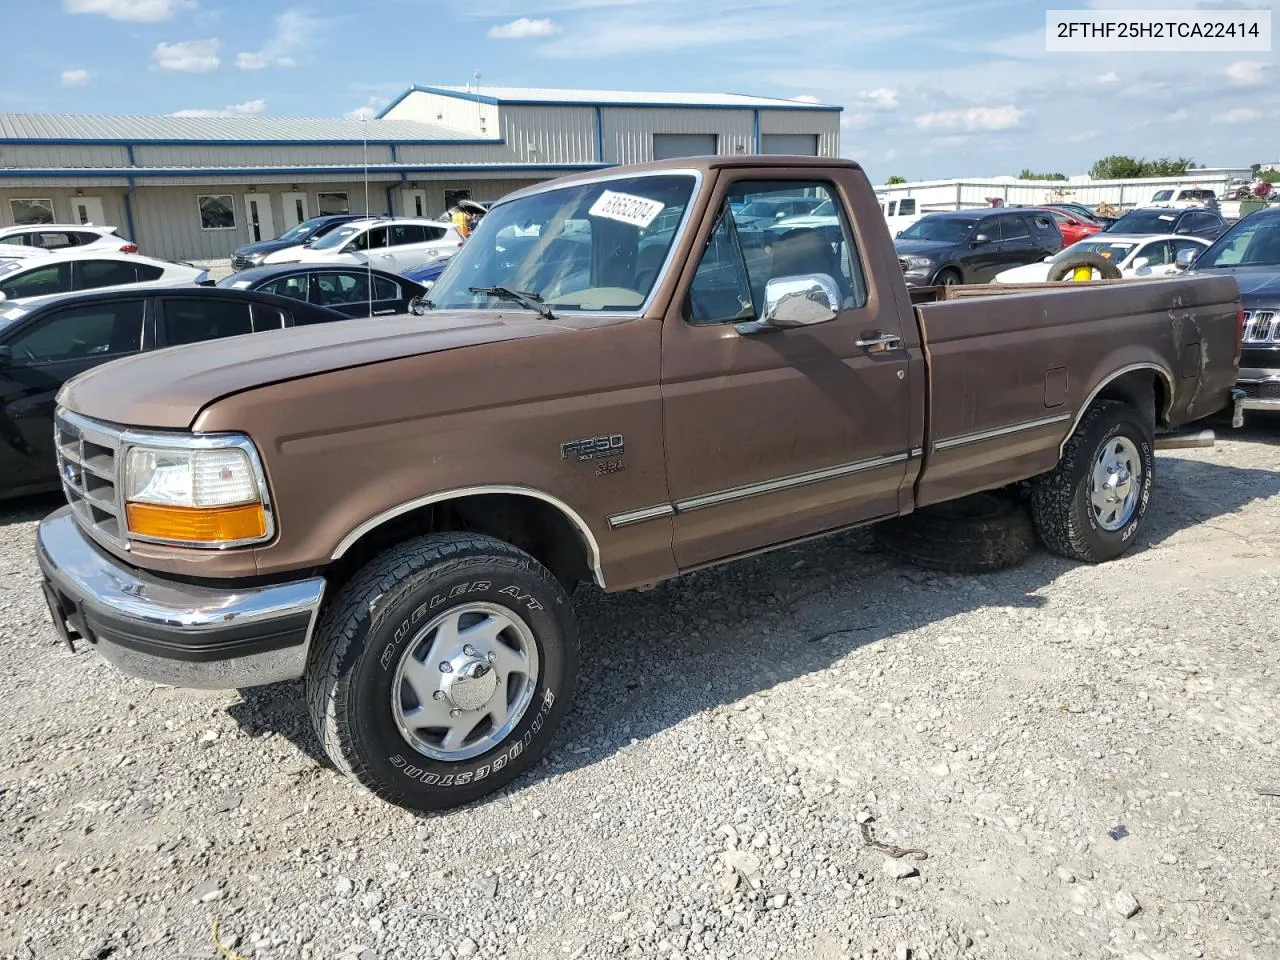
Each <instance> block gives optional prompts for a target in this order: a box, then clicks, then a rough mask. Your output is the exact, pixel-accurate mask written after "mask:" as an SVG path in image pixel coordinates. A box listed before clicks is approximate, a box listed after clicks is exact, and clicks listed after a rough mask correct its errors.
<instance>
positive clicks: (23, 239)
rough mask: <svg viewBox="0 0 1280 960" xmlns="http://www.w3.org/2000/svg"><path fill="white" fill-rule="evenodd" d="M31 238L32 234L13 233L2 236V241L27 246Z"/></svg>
mask: <svg viewBox="0 0 1280 960" xmlns="http://www.w3.org/2000/svg"><path fill="white" fill-rule="evenodd" d="M30 238H31V235H30V234H26V233H11V234H9V236H7V237H0V243H11V244H13V245H14V246H15V247H25V246H27V241H28V240H30Z"/></svg>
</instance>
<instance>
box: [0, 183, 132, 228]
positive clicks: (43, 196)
mask: <svg viewBox="0 0 1280 960" xmlns="http://www.w3.org/2000/svg"><path fill="white" fill-rule="evenodd" d="M0 186H3V187H4V189H0V227H11V226H13V208H12V207H11V206H10V205H9V201H10V200H52V201H53V214H54V217H55V219H56V220H57V221H58V222H59V223H74V222H76V221H74V220H73V219H72V216H71V201H72V199H73V198H74V197H75V193H76V192H75V190H72V189H68V188H66V187H49V186H34V187H18V188H16V189H12V188H11V185H10V184H8V183H3V184H0ZM124 193H125V192H124V191H123V190H121V189H119V188H118V187H107V188H103V187H102V186H101V185H100V184H98V185H96V187H90V188H87V189H84V190H82V195H83V196H85V197H97V198H98V199H99V200H101V201H102V212H103V214H104V222H103V223H101V224H98V226H109V227H117V228H119V230H118V232H119V233H120V235H121V236H122V237H123V236H128V233H129V230H128V225H127V221H126V217H125V212H124ZM131 239H132V238H131Z"/></svg>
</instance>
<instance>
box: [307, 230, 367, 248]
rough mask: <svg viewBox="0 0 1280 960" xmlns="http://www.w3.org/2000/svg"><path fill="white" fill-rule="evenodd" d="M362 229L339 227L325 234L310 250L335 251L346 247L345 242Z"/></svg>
mask: <svg viewBox="0 0 1280 960" xmlns="http://www.w3.org/2000/svg"><path fill="white" fill-rule="evenodd" d="M362 229H364V228H363V227H339V228H338V229H337V230H334V231H333V232H332V233H326V234H325V235H324V236H323V237H321V238H320V239H319V240H317V241H316V242H315V243H313V244H312V245H311V249H312V250H336V249H337V248H338V247H344V246H346V245H347V241H348V240H350V239H351V238H352V237H354V236H355V235H356V234H357V233H359V232H360V231H361V230H362Z"/></svg>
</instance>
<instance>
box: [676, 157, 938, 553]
mask: <svg viewBox="0 0 1280 960" xmlns="http://www.w3.org/2000/svg"><path fill="white" fill-rule="evenodd" d="M815 172H816V171H815ZM745 174H746V172H745V171H744V173H743V175H740V176H739V177H733V175H732V174H731V173H722V174H721V177H722V178H724V179H722V181H721V184H720V185H719V187H718V188H717V193H716V196H715V197H713V200H712V205H711V207H710V208H709V209H710V210H713V211H714V210H719V211H720V213H719V215H718V216H717V217H715V224H714V226H712V225H708V226H704V228H703V234H704V236H703V238H702V239H701V241H700V245H699V246H698V248H697V249H698V250H700V251H701V252H700V253H699V254H698V255H696V256H693V257H691V258H690V264H689V266H687V267H686V268H685V274H684V277H683V278H682V284H681V287H680V288H679V291H678V293H677V296H676V298H675V299H674V300H673V303H672V306H671V307H670V309H669V312H668V314H667V316H666V318H665V320H664V322H663V332H662V403H663V421H664V427H663V429H664V435H665V438H666V453H667V482H668V489H669V494H670V497H671V501H672V508H673V510H674V512H675V519H674V540H673V547H674V551H675V555H676V559H677V563H678V565H679V566H680V567H681V568H682V569H689V568H691V567H697V566H699V565H701V564H706V563H710V562H713V561H716V560H720V559H725V558H728V557H731V556H734V555H736V554H741V553H746V552H749V551H752V550H755V549H759V548H761V547H766V546H770V545H773V544H777V543H783V542H786V541H789V540H795V539H798V538H801V537H805V536H808V535H811V534H814V533H819V532H822V531H825V530H830V529H834V528H838V527H841V526H845V525H849V524H854V523H859V522H862V521H865V520H869V519H873V518H875V517H881V516H889V515H894V514H896V513H897V512H898V501H899V491H900V489H901V488H902V486H903V485H904V483H906V482H908V480H907V478H908V474H909V467H910V466H911V460H912V454H911V448H912V440H911V437H912V436H913V432H915V431H918V429H919V428H920V421H921V420H922V411H921V410H918V409H917V408H916V406H915V405H913V403H912V399H911V398H912V394H911V387H912V385H913V384H914V385H915V388H916V390H918V391H922V390H923V383H922V381H920V380H919V379H918V377H920V376H922V374H923V370H922V367H921V358H920V352H919V349H918V346H916V342H917V341H916V337H915V333H914V326H913V327H912V329H911V331H910V332H909V333H907V332H904V330H903V327H902V320H901V318H900V317H899V315H898V307H897V302H896V299H895V298H894V296H893V294H892V293H890V292H886V293H881V292H879V291H877V290H876V289H874V287H869V285H868V282H867V277H868V276H873V275H874V274H873V273H872V272H871V271H869V270H867V269H866V268H865V267H864V263H863V260H864V256H865V255H864V253H863V252H862V251H863V250H864V249H866V247H867V246H869V245H864V244H858V243H857V242H856V241H855V234H854V231H853V230H852V229H851V225H852V223H854V222H857V223H863V224H868V223H871V222H872V221H873V220H874V221H879V219H880V216H879V212H878V211H877V210H876V208H875V206H874V205H872V203H871V202H867V203H865V204H864V207H865V209H863V210H859V218H858V220H857V221H851V220H850V218H849V217H848V215H847V211H846V210H845V209H844V208H843V202H842V200H841V190H840V188H839V186H838V185H837V181H836V179H826V175H827V171H822V174H823V177H822V178H815V177H814V174H813V173H809V174H808V175H807V176H806V175H804V174H803V172H801V171H798V172H797V174H796V175H795V176H790V175H788V174H787V173H785V172H783V171H781V170H780V171H778V173H777V174H776V175H773V176H770V178H769V179H767V180H762V179H754V180H752V179H746V177H745ZM758 176H759V174H756V177H758ZM837 176H838V178H840V179H843V178H846V177H847V178H849V179H852V178H854V177H860V176H861V174H860V173H857V172H854V171H848V172H841V173H840V174H838V175H837ZM850 186H851V187H854V188H855V189H852V190H850V191H848V192H849V193H851V194H852V195H854V196H860V195H861V193H860V192H859V189H858V188H860V189H861V190H863V191H865V193H866V194H867V195H868V196H869V195H870V190H868V189H866V187H865V185H863V184H851V185H850ZM774 196H812V197H815V198H816V199H818V200H823V199H832V200H834V201H835V204H834V205H835V208H836V211H837V213H838V217H837V224H836V225H835V226H834V227H828V226H826V225H817V226H812V227H809V228H807V229H806V228H803V227H802V228H798V229H795V230H791V231H787V232H785V233H783V234H782V235H781V236H780V237H778V238H777V240H776V241H775V242H774V243H772V244H771V245H770V246H769V249H768V250H765V249H763V248H759V247H754V248H752V247H744V246H743V245H742V244H741V243H740V242H739V239H738V235H737V231H736V227H735V224H734V215H733V213H732V209H733V207H734V206H740V205H742V204H743V203H744V202H749V201H751V200H754V199H767V198H770V197H774ZM875 229H876V230H877V231H878V232H879V231H883V229H884V227H883V225H882V224H881V223H879V222H876V223H875ZM876 239H877V240H879V239H880V238H879V237H877V238H876ZM881 243H882V245H883V241H881ZM894 267H895V268H896V263H895V264H894ZM815 274H820V275H824V276H826V277H829V278H830V279H831V281H832V282H833V283H834V285H835V286H836V287H837V288H838V290H839V296H840V301H841V302H840V303H839V309H838V313H837V316H836V317H835V319H832V320H828V321H826V322H823V323H818V324H814V325H812V326H805V327H795V328H789V329H769V330H767V331H765V332H757V333H745V332H743V331H742V330H740V329H739V328H738V324H739V323H740V322H742V321H744V320H752V319H754V318H756V317H757V316H759V315H760V310H761V307H762V304H763V297H764V292H765V288H766V286H767V284H768V282H769V281H770V280H774V279H779V278H781V277H787V276H798V275H815ZM912 473H913V471H912Z"/></svg>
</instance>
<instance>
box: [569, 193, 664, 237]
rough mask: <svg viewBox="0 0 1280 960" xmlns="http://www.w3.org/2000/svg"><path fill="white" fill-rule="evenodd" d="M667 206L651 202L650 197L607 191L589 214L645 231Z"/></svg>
mask: <svg viewBox="0 0 1280 960" xmlns="http://www.w3.org/2000/svg"><path fill="white" fill-rule="evenodd" d="M665 206H666V204H665V203H660V202H659V201H657V200H650V199H649V198H648V197H637V196H635V195H634V194H630V193H615V192H614V191H612V190H606V191H605V192H604V193H602V194H600V197H599V199H598V200H596V202H595V203H593V204H592V205H591V209H590V210H588V211H587V213H588V214H589V215H590V216H593V217H604V218H605V219H607V220H617V221H619V222H621V223H629V224H631V226H633V227H639V228H640V229H642V230H643V229H644V228H645V227H647V226H649V224H651V223H653V221H654V220H655V219H656V218H657V216H658V214H660V213H661V212H662V209H663V207H665Z"/></svg>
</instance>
